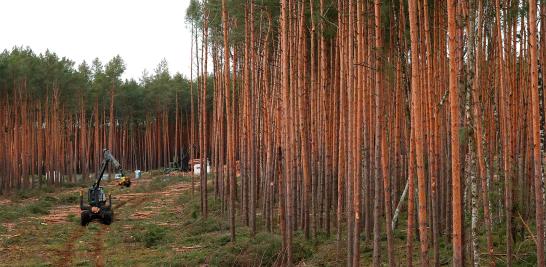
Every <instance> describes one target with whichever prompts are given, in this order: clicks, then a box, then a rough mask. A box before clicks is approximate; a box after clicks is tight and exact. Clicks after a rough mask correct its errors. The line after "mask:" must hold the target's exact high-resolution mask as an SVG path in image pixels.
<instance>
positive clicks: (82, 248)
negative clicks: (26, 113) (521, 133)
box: [0, 175, 532, 266]
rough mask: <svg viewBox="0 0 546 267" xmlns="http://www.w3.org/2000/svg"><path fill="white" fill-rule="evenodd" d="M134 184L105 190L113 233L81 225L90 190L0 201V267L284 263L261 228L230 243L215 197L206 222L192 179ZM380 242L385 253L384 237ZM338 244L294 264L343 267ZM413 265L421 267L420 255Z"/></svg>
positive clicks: (311, 245) (243, 230) (314, 249)
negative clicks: (82, 201)
mask: <svg viewBox="0 0 546 267" xmlns="http://www.w3.org/2000/svg"><path fill="white" fill-rule="evenodd" d="M197 180H198V179H196V181H197ZM133 182H134V183H133V186H132V187H131V188H129V189H120V188H118V187H117V186H115V185H113V184H112V182H110V183H108V182H107V183H105V184H106V185H105V187H106V190H107V192H110V193H111V194H112V198H113V200H112V205H113V206H114V213H115V215H114V216H115V219H114V222H113V223H112V224H111V225H110V226H106V225H102V224H100V223H98V222H92V223H90V224H89V225H88V226H87V227H82V226H80V225H79V221H80V218H79V212H80V211H79V205H78V203H79V191H80V190H82V189H83V190H86V187H87V185H72V186H67V187H63V188H58V189H51V188H44V189H41V190H33V191H26V192H24V193H23V192H21V193H17V194H14V195H12V196H10V197H3V198H0V266H271V265H275V264H276V263H277V261H278V260H279V257H278V255H279V251H280V248H281V239H280V236H279V235H278V234H272V233H268V232H266V231H264V229H263V228H264V226H265V224H264V223H263V222H262V221H260V220H258V223H257V226H258V233H257V234H256V236H255V237H254V238H251V236H250V231H249V228H248V227H246V226H244V224H243V223H242V221H238V226H237V229H236V231H237V240H236V242H230V235H229V225H228V220H227V217H226V216H227V215H223V214H222V212H221V203H220V201H218V200H216V199H215V197H214V193H213V192H212V191H211V192H210V194H209V196H210V197H209V218H208V219H206V220H204V219H202V218H201V216H200V206H199V195H198V194H199V190H198V187H196V188H195V189H196V190H195V195H194V196H193V197H192V190H191V177H187V176H165V175H149V176H144V177H143V178H142V179H140V180H137V181H133ZM226 214H227V213H226ZM402 216H403V215H402ZM258 217H260V216H258ZM405 220H406V219H405V218H404V217H402V218H400V222H405ZM401 224H404V223H401ZM399 228H401V229H399V230H398V229H397V231H395V246H396V254H397V255H398V257H399V260H400V261H401V262H404V258H405V254H406V253H405V251H406V248H405V234H406V232H405V229H404V228H403V225H401V226H400V227H399ZM381 242H382V245H383V248H384V249H386V237H383V238H382V240H381ZM345 243H346V242H345V241H343V242H342V244H343V246H344V245H345ZM361 243H362V247H361V253H362V254H361V257H362V265H363V266H369V265H371V256H372V246H371V244H370V243H369V242H364V241H363V242H361ZM499 243H500V242H499ZM336 244H337V243H336V241H335V233H332V235H330V236H329V237H328V236H326V235H325V234H319V235H318V236H317V238H315V239H313V240H311V241H306V240H305V238H304V237H303V234H302V233H301V232H299V231H298V232H296V233H295V236H294V240H293V248H294V249H293V250H294V252H293V253H294V256H293V257H294V261H295V262H297V263H298V265H299V266H344V265H345V260H346V250H345V248H344V247H342V248H341V249H340V250H339V251H338V249H337V246H336ZM417 246H418V243H417V242H416V243H415V247H416V249H417ZM440 250H441V262H442V265H449V264H450V258H451V255H450V252H449V245H444V244H441V248H440ZM525 250H526V249H524V250H523V251H525ZM523 256H525V255H523ZM482 257H483V259H484V258H485V255H484V256H482ZM413 258H414V261H415V262H417V261H418V260H419V257H418V255H417V250H415V253H414V256H413ZM500 258H501V257H499V260H500ZM520 259H521V258H520ZM382 260H386V255H383V256H382ZM526 262H527V263H528V261H526V260H525V259H524V258H523V261H520V263H522V264H521V265H518V266H532V264H531V265H527V264H525V263H526ZM531 262H532V261H531ZM499 263H500V265H502V260H500V261H499ZM385 264H386V262H385Z"/></svg>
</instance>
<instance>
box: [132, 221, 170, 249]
mask: <svg viewBox="0 0 546 267" xmlns="http://www.w3.org/2000/svg"><path fill="white" fill-rule="evenodd" d="M166 235H167V230H166V229H165V228H164V227H160V226H157V225H155V224H147V225H145V226H144V229H143V230H141V231H140V232H137V233H136V234H135V240H136V241H138V242H142V243H144V246H145V247H147V248H151V247H154V246H157V245H158V244H160V243H161V242H162V241H164V239H165V236H166Z"/></svg>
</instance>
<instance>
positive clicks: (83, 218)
mask: <svg viewBox="0 0 546 267" xmlns="http://www.w3.org/2000/svg"><path fill="white" fill-rule="evenodd" d="M90 221H91V215H90V214H89V211H88V210H84V211H82V212H81V214H80V224H81V226H87V225H88V224H89V222H90Z"/></svg>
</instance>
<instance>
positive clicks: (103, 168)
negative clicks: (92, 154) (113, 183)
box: [93, 149, 124, 189]
mask: <svg viewBox="0 0 546 267" xmlns="http://www.w3.org/2000/svg"><path fill="white" fill-rule="evenodd" d="M102 152H103V155H104V159H103V160H102V163H101V166H100V171H99V172H98V173H97V174H98V175H97V181H96V182H95V184H94V185H93V187H94V188H95V189H98V188H99V186H100V181H101V180H102V176H103V175H104V172H105V171H106V168H107V167H108V163H111V164H112V166H113V167H114V169H115V170H116V171H119V172H120V173H121V175H122V176H124V175H123V168H121V164H119V161H118V160H117V159H116V158H115V157H114V156H112V153H110V150H108V149H104V150H103V151H102Z"/></svg>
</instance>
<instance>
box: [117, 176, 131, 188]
mask: <svg viewBox="0 0 546 267" xmlns="http://www.w3.org/2000/svg"><path fill="white" fill-rule="evenodd" d="M118 185H119V186H125V187H129V186H131V179H130V178H129V177H125V176H123V177H121V178H120V179H119V182H118Z"/></svg>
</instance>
